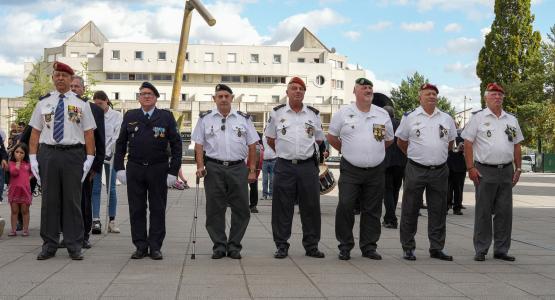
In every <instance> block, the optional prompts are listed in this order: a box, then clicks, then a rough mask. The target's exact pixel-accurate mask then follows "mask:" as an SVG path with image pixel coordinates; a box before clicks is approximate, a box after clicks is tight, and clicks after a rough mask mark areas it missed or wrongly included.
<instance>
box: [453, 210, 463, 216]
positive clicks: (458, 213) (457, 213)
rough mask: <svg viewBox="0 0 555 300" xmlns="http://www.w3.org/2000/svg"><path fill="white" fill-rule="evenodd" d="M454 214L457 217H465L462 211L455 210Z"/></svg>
mask: <svg viewBox="0 0 555 300" xmlns="http://www.w3.org/2000/svg"><path fill="white" fill-rule="evenodd" d="M453 214H454V215H457V216H462V215H463V213H462V211H461V210H460V209H456V210H454V211H453Z"/></svg>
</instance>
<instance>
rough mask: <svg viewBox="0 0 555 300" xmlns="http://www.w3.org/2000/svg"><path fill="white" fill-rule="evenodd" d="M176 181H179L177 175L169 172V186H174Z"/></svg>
mask: <svg viewBox="0 0 555 300" xmlns="http://www.w3.org/2000/svg"><path fill="white" fill-rule="evenodd" d="M176 181H177V176H173V175H171V174H168V179H166V183H167V184H168V187H173V185H174V184H175V182H176Z"/></svg>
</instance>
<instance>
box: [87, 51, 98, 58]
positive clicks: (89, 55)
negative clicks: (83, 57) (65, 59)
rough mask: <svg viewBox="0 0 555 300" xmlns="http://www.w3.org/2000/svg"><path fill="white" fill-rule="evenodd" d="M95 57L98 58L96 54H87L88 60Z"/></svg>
mask: <svg viewBox="0 0 555 300" xmlns="http://www.w3.org/2000/svg"><path fill="white" fill-rule="evenodd" d="M95 56H96V53H93V52H87V58H94V57H95Z"/></svg>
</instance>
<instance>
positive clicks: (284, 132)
mask: <svg viewBox="0 0 555 300" xmlns="http://www.w3.org/2000/svg"><path fill="white" fill-rule="evenodd" d="M286 133H287V129H285V127H283V128H282V129H281V134H283V135H285V134H286Z"/></svg>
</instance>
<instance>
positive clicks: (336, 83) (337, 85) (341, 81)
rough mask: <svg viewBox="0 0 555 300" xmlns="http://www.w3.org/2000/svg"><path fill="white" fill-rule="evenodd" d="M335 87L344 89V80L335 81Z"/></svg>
mask: <svg viewBox="0 0 555 300" xmlns="http://www.w3.org/2000/svg"><path fill="white" fill-rule="evenodd" d="M335 88H336V89H338V90H342V89H343V80H336V81H335Z"/></svg>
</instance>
